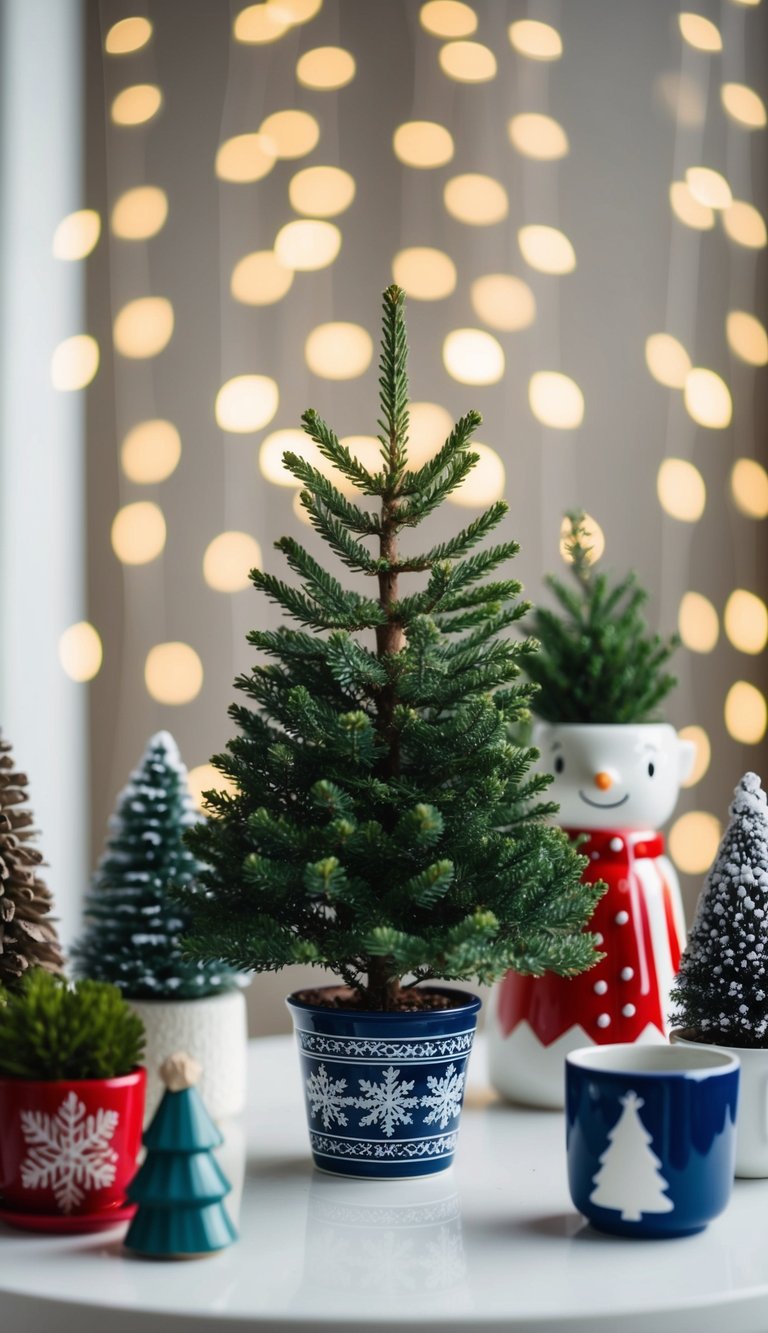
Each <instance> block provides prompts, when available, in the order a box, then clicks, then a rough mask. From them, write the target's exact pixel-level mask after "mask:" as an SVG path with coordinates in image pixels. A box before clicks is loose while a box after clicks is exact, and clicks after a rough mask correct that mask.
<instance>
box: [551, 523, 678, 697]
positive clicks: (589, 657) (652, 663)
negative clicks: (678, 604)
mask: <svg viewBox="0 0 768 1333" xmlns="http://www.w3.org/2000/svg"><path fill="white" fill-rule="evenodd" d="M567 518H568V522H569V524H570V531H569V532H568V535H567V537H566V539H565V546H566V550H567V552H568V555H569V557H570V561H571V564H570V573H571V575H572V577H573V584H570V585H569V584H566V583H565V582H563V580H562V579H559V578H556V577H555V576H554V575H552V574H550V575H548V577H547V579H546V582H547V585H548V587H549V588H550V589H551V590H552V592H553V593H554V595H555V598H556V600H557V602H558V603H559V606H560V608H561V612H562V613H561V614H558V612H557V611H552V610H549V609H548V608H546V607H541V606H539V607H536V609H535V610H534V612H533V631H534V633H535V635H536V637H537V638H538V640H539V643H540V645H541V651H540V652H538V653H536V654H534V655H532V656H530V657H527V658H526V671H527V673H528V675H529V677H530V679H531V680H533V681H535V682H536V684H537V685H538V686H539V692H538V694H536V696H535V698H534V700H533V709H534V711H535V712H536V713H537V714H538V716H539V717H542V718H545V719H546V720H547V721H548V722H559V723H567V722H602V723H606V722H607V723H626V722H650V721H653V720H654V717H655V713H656V710H657V708H658V705H659V704H660V703H661V701H662V699H664V698H665V697H666V695H667V694H668V693H669V691H670V690H671V689H673V688H674V686H675V685H676V684H677V681H676V679H675V677H674V676H671V675H669V674H668V673H666V672H665V671H664V670H663V668H664V665H665V663H666V662H667V661H668V660H669V658H670V657H671V656H672V653H673V652H674V651H675V648H676V647H677V639H676V637H674V636H673V637H672V638H670V639H668V640H663V639H662V638H661V637H660V636H659V635H658V634H651V633H649V631H648V627H647V625H646V623H645V620H644V618H643V615H642V608H643V605H644V604H645V602H647V600H648V594H647V592H646V591H645V589H644V588H641V587H640V586H639V585H638V582H637V577H636V575H635V574H634V573H629V574H626V575H625V576H624V578H622V579H619V580H618V582H615V583H613V584H611V581H610V580H609V578H608V576H607V575H606V574H604V573H598V572H597V570H596V568H595V562H594V561H593V558H592V547H591V546H590V545H589V536H588V533H587V530H586V528H585V526H584V520H585V515H584V514H583V513H581V512H574V513H570V514H568V515H567Z"/></svg>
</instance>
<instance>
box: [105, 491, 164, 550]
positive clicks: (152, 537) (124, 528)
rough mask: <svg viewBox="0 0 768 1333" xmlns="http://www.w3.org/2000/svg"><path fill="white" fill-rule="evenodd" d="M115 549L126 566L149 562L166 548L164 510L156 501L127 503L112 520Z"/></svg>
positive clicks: (113, 548) (113, 546) (113, 545)
mask: <svg viewBox="0 0 768 1333" xmlns="http://www.w3.org/2000/svg"><path fill="white" fill-rule="evenodd" d="M111 537H112V550H113V551H114V553H115V555H116V556H117V558H118V560H120V561H121V562H122V563H123V564H124V565H147V564H149V562H150V561H151V560H156V559H157V557H158V556H159V555H161V554H162V552H163V551H164V549H165V539H166V526H165V517H164V515H163V511H162V509H161V508H160V506H159V505H157V504H155V503H154V501H152V500H137V501H135V502H134V503H133V504H127V505H123V507H122V509H118V511H117V513H116V514H115V517H114V519H113V520H112V532H111Z"/></svg>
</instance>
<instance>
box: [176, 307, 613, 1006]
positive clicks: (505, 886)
mask: <svg viewBox="0 0 768 1333" xmlns="http://www.w3.org/2000/svg"><path fill="white" fill-rule="evenodd" d="M403 307H404V295H403V292H402V291H401V290H400V289H399V288H397V287H390V288H388V290H387V291H386V292H385V293H384V298H383V342H382V351H381V362H380V380H379V384H380V414H381V415H380V420H379V427H380V431H381V433H380V435H379V439H380V442H381V468H380V470H379V471H377V472H372V471H369V470H368V469H367V468H366V467H364V466H363V465H362V464H361V463H360V462H359V461H358V459H357V458H355V457H354V456H353V455H352V454H351V453H350V452H349V450H348V449H346V448H345V447H344V446H343V445H342V444H340V443H339V440H338V439H337V436H336V435H335V434H334V432H333V431H332V430H331V429H330V427H329V426H328V425H326V423H325V422H324V421H323V420H321V418H320V417H319V416H318V415H317V413H316V412H315V411H313V410H309V411H307V412H305V414H304V416H303V418H302V422H303V426H304V430H305V431H306V433H307V435H308V436H309V437H310V438H311V439H312V440H313V441H314V443H315V445H316V446H317V448H318V449H319V450H320V453H321V454H322V456H323V458H324V459H326V460H327V461H328V462H329V463H331V464H332V465H333V466H334V468H336V469H337V471H338V472H339V473H340V474H341V476H342V477H344V478H345V479H346V480H347V481H348V482H351V483H352V485H353V486H354V487H355V488H356V490H357V491H358V492H359V493H360V497H371V499H372V500H373V501H374V502H375V509H372V508H369V507H367V505H366V503H365V501H362V502H361V503H358V502H357V499H349V498H346V497H345V496H344V495H343V494H342V493H341V491H340V490H339V489H338V488H337V487H336V486H335V485H334V484H333V481H332V480H330V479H329V478H328V477H327V476H326V475H325V474H324V473H322V472H321V471H320V470H318V469H317V468H316V467H314V466H313V465H312V463H311V462H310V461H309V460H308V459H306V458H304V457H301V456H300V455H298V454H295V453H288V454H286V455H285V465H286V467H287V468H288V469H289V471H290V472H291V473H292V475H293V476H294V477H295V478H296V480H297V481H298V482H299V483H300V485H301V486H302V491H301V503H302V505H303V507H304V509H305V511H306V513H307V516H308V518H309V520H310V522H311V523H312V525H313V527H314V528H315V530H316V532H317V533H318V534H319V536H320V537H321V538H322V539H323V541H324V542H325V544H326V546H327V548H328V550H329V551H330V552H331V553H332V554H333V555H334V556H335V557H336V558H337V560H338V561H339V562H340V563H341V564H342V565H344V566H346V568H347V569H348V570H351V571H352V572H353V573H354V574H355V575H356V576H362V578H363V579H364V580H367V581H368V582H369V584H371V585H372V588H371V590H370V591H369V592H361V591H357V590H356V589H355V590H352V589H350V588H347V587H345V586H343V585H342V583H341V582H340V581H339V580H338V579H337V578H336V577H335V576H334V574H332V573H331V572H330V571H329V570H328V569H326V568H325V566H324V565H322V564H320V563H318V561H316V560H315V559H314V558H313V557H312V556H311V555H310V554H309V553H308V551H306V550H305V549H304V548H303V547H302V546H301V545H299V543H298V542H297V541H295V540H294V539H293V538H292V537H283V538H282V539H281V540H280V541H278V542H277V543H276V546H277V549H278V550H279V551H280V552H281V553H282V555H283V556H284V557H285V560H286V563H287V565H288V568H289V569H290V571H291V573H292V574H293V576H294V580H293V581H292V582H290V583H289V582H285V581H283V580H281V579H280V578H278V577H276V576H275V575H273V574H269V573H265V572H263V571H261V570H253V571H252V573H251V579H252V582H253V584H254V586H255V588H256V589H257V590H258V591H260V592H262V593H264V594H265V595H266V596H267V597H268V598H269V599H270V600H271V601H273V602H275V603H276V604H277V605H278V606H279V607H280V608H281V609H282V611H283V612H284V613H285V614H286V615H287V616H288V617H290V618H291V619H292V620H294V621H296V622H298V624H299V626H300V627H301V628H298V629H296V628H288V627H287V626H282V627H280V628H279V629H276V630H262V629H260V630H254V631H253V632H252V633H251V634H250V635H249V636H248V641H249V643H250V644H251V645H252V647H253V648H255V649H256V650H258V652H259V653H260V654H262V656H263V659H264V660H262V661H260V662H259V663H258V664H257V665H256V666H254V668H253V669H252V671H250V672H249V673H247V674H245V675H242V676H240V677H239V678H238V680H237V681H236V686H237V688H238V689H239V690H240V691H241V693H242V694H243V695H244V696H245V698H246V700H247V702H243V703H238V704H235V705H233V706H232V707H231V708H230V716H231V718H232V720H233V721H234V722H235V723H236V724H237V726H238V728H239V734H238V735H237V736H236V737H234V738H233V739H232V740H231V741H230V742H229V743H228V747H227V751H226V753H224V754H220V755H218V756H216V757H215V758H214V760H213V762H214V764H215V766H216V767H217V768H218V769H219V770H220V772H222V773H223V774H225V775H226V776H227V777H228V778H230V779H231V780H232V781H233V783H234V784H235V791H234V793H230V792H224V791H222V792H216V791H212V792H208V793H206V797H207V802H208V806H209V808H210V810H211V812H212V815H213V817H212V818H211V819H210V820H209V821H208V822H207V823H205V824H198V825H197V827H196V828H194V829H193V830H191V831H190V832H189V833H188V834H187V842H188V845H189V847H190V848H191V849H192V851H193V852H194V853H195V855H196V856H197V857H198V858H199V860H200V861H201V862H203V863H204V865H205V867H206V868H205V869H204V870H203V871H202V873H201V875H200V876H199V879H198V881H197V882H196V884H194V885H191V886H189V887H188V888H187V890H185V891H184V892H183V893H182V895H181V901H182V902H183V904H184V907H185V910H188V911H189V913H190V920H191V926H190V930H189V932H188V936H187V939H186V947H187V949H188V952H189V955H190V956H191V957H193V958H195V959H198V960H200V961H203V962H206V963H207V962H209V961H210V960H212V959H216V958H223V959H225V960H226V961H227V962H228V963H229V964H230V965H231V966H233V967H237V968H242V969H250V970H252V971H255V972H261V971H266V970H276V969H279V968H282V967H284V966H285V965H286V964H289V963H304V964H311V965H318V966H322V967H326V968H329V969H330V970H331V971H333V972H334V973H336V974H337V975H338V976H340V977H341V978H343V981H344V982H345V983H346V985H347V986H348V987H349V988H350V990H351V995H349V996H348V997H347V1002H348V1003H350V1004H352V1005H353V1006H354V1007H356V1008H363V1009H370V1010H380V1011H381V1010H383V1011H390V1010H396V1009H399V1008H408V1007H419V1006H420V1005H424V1004H429V1003H430V999H431V998H433V997H429V996H424V994H423V992H413V990H412V987H413V986H414V985H415V984H416V983H423V982H428V981H430V980H432V979H434V978H442V979H446V980H456V981H463V980H467V979H470V978H472V979H476V980H478V981H481V982H491V981H493V980H494V979H495V978H497V977H500V976H502V975H503V974H504V972H506V970H507V969H508V968H510V967H514V968H516V969H518V970H519V971H523V972H533V973H541V972H544V971H545V970H546V969H553V970H554V971H556V972H559V973H562V974H566V975H567V974H573V973H576V972H580V971H583V970H584V969H585V968H588V967H589V966H590V965H591V964H592V963H593V962H594V961H596V958H597V956H598V955H596V953H595V939H594V937H593V936H592V935H590V934H588V933H585V932H584V929H583V928H584V926H585V924H586V922H587V921H588V920H589V917H590V915H591V913H592V910H593V908H594V905H595V903H596V901H597V899H598V898H599V896H600V893H601V891H602V886H600V885H592V884H582V883H581V881H580V876H581V871H582V868H583V866H584V864H585V862H584V858H583V857H581V856H579V855H578V853H577V852H576V851H575V850H574V849H573V848H572V847H571V846H570V844H569V842H568V840H567V838H566V837H565V835H564V834H562V833H561V832H559V831H558V830H557V829H555V828H551V827H547V826H546V825H545V824H544V823H543V822H542V821H543V817H544V816H545V815H548V814H550V813H551V812H552V810H553V807H552V805H551V804H549V803H547V802H546V801H542V800H539V799H538V798H539V797H540V796H541V795H542V793H543V792H544V791H545V789H546V787H547V785H548V782H549V779H548V777H547V776H545V775H537V774H532V773H531V772H530V771H529V770H530V767H531V764H532V761H533V758H534V752H533V751H532V750H530V749H528V748H526V747H525V746H521V745H518V744H516V743H515V741H514V739H513V736H512V728H513V726H514V724H516V723H518V722H519V721H520V719H521V718H523V717H525V716H526V715H527V713H528V709H529V705H530V702H531V699H532V696H533V693H534V687H532V686H531V685H530V684H529V683H526V682H524V681H521V680H520V672H521V665H522V663H524V662H525V663H528V662H530V661H531V660H533V658H534V655H535V651H536V645H535V643H534V642H533V641H532V640H530V639H525V640H522V641H521V640H520V639H518V638H515V637H513V636H511V635H509V634H508V633H507V631H509V630H510V629H511V627H512V626H514V625H515V624H516V623H517V622H518V621H519V620H520V618H521V617H522V616H523V615H524V613H525V611H526V610H527V609H528V608H527V604H526V603H525V602H522V601H520V600H519V594H520V585H519V583H517V582H516V581H515V580H514V579H510V578H506V577H497V578H490V577H489V576H490V575H492V574H494V573H495V572H496V571H497V570H498V569H499V567H500V566H502V565H504V564H506V562H507V561H508V560H510V559H511V558H512V557H513V556H514V555H515V554H516V553H517V550H518V547H517V545H516V543H515V542H513V541H505V542H502V543H500V544H499V545H491V546H485V547H484V549H482V550H476V549H475V548H477V547H479V546H480V545H481V543H482V542H483V541H484V539H485V538H486V537H487V536H488V534H489V533H490V532H491V531H492V530H493V529H494V528H495V527H496V526H497V525H498V524H499V523H500V522H501V520H502V519H503V517H504V515H505V513H506V510H507V506H506V505H505V504H504V503H502V502H498V503H496V504H494V505H492V506H491V507H490V508H489V509H488V510H486V512H485V513H484V514H482V515H480V517H478V518H476V519H475V520H474V521H473V522H471V523H470V524H469V525H468V526H467V527H465V528H463V529H462V530H461V531H459V532H457V533H455V535H454V536H452V537H450V538H448V539H446V540H444V541H440V542H437V543H436V544H434V545H432V546H429V547H428V548H427V549H426V550H425V551H423V552H420V553H415V552H413V551H412V550H411V549H410V545H409V547H408V548H406V547H405V546H401V538H402V536H403V534H404V533H407V532H409V530H410V529H413V528H416V527H418V526H419V525H420V524H421V523H422V522H423V521H424V520H425V519H427V518H428V517H429V515H430V514H432V513H433V512H434V511H435V510H436V509H437V508H438V506H439V505H440V504H441V503H442V502H443V501H444V500H445V499H446V498H447V496H449V495H450V494H451V493H452V492H453V491H455V490H456V489H457V488H458V487H459V486H460V485H461V484H462V482H463V481H464V479H465V478H466V477H467V475H468V473H469V472H470V471H471V469H472V468H473V467H474V466H475V464H476V462H477V455H476V454H473V453H472V450H471V447H470V439H471V436H472V434H473V432H474V430H475V429H476V427H477V426H478V424H479V422H480V416H479V414H478V413H477V412H469V413H468V414H467V415H466V416H464V417H462V418H461V419H460V420H459V421H458V422H457V424H456V425H455V427H454V429H453V431H452V432H451V434H450V436H449V437H448V439H447V440H446V442H445V444H444V445H443V446H442V448H441V449H440V450H439V451H438V452H437V453H436V454H435V456H434V457H433V458H432V459H430V460H429V461H428V462H427V463H425V464H424V465H423V466H422V467H419V468H416V469H410V468H409V466H408V378H407V370H406V360H407V342H406V329H405V322H404V313H403ZM371 543H372V547H371ZM408 575H413V576H415V577H414V582H413V585H412V587H411V589H408V590H406V588H404V587H403V582H404V576H408ZM434 998H435V999H436V998H437V997H434ZM441 998H442V997H441ZM443 1003H444V1001H443Z"/></svg>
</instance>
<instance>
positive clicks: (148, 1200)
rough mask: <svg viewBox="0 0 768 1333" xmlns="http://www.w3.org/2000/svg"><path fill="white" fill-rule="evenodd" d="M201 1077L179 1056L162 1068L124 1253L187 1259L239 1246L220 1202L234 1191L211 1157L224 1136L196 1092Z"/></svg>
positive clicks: (134, 1187)
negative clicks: (161, 1085) (162, 1089)
mask: <svg viewBox="0 0 768 1333" xmlns="http://www.w3.org/2000/svg"><path fill="white" fill-rule="evenodd" d="M201 1072H202V1070H201V1067H200V1065H199V1064H198V1063H197V1061H196V1060H192V1059H191V1058H190V1056H188V1055H184V1054H181V1053H180V1054H177V1055H171V1056H169V1057H168V1059H167V1060H165V1061H164V1062H163V1064H162V1065H161V1067H160V1077H161V1078H162V1080H163V1083H164V1084H165V1088H166V1091H165V1095H164V1097H163V1099H162V1101H161V1103H160V1106H159V1107H158V1109H157V1112H156V1114H155V1116H154V1118H153V1120H152V1123H151V1124H150V1126H149V1128H148V1129H147V1130H146V1131H145V1133H144V1145H145V1147H146V1149H147V1155H146V1157H145V1159H144V1163H143V1165H142V1166H141V1167H140V1169H139V1171H138V1173H137V1174H136V1176H135V1178H134V1180H133V1182H132V1184H131V1186H130V1189H129V1190H128V1197H129V1198H130V1199H131V1200H132V1202H133V1203H136V1204H138V1210H137V1212H136V1215H135V1217H134V1219H133V1221H132V1222H131V1225H130V1227H129V1228H128V1233H127V1235H126V1237H125V1245H126V1248H127V1249H129V1250H135V1251H136V1252H137V1253H138V1254H144V1255H148V1256H151V1257H154V1258H158V1259H182V1258H190V1257H193V1256H195V1255H201V1256H202V1255H204V1254H211V1253H213V1252H214V1251H215V1250H223V1249H224V1248H225V1247H226V1246H227V1245H230V1244H231V1243H232V1241H233V1240H237V1232H236V1230H235V1228H234V1226H233V1225H232V1222H231V1221H230V1218H229V1214H228V1212H227V1210H226V1207H225V1205H224V1202H223V1200H224V1199H225V1198H226V1196H227V1195H228V1194H229V1192H230V1188H231V1187H230V1184H229V1181H228V1180H227V1178H226V1176H225V1175H224V1173H223V1171H222V1170H221V1168H220V1167H219V1164H218V1162H217V1161H216V1158H215V1157H214V1156H213V1152H212V1149H214V1148H217V1147H218V1146H219V1144H220V1143H222V1142H223V1140H222V1136H221V1134H220V1133H219V1131H218V1129H217V1128H216V1126H215V1125H214V1123H213V1121H212V1120H211V1118H210V1116H209V1115H208V1112H207V1111H206V1109H205V1107H204V1105H203V1103H202V1101H201V1099H200V1096H199V1095H198V1093H197V1091H196V1089H195V1087H194V1084H195V1083H196V1082H197V1080H198V1079H199V1077H200V1074H201Z"/></svg>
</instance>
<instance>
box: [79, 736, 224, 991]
mask: <svg viewBox="0 0 768 1333" xmlns="http://www.w3.org/2000/svg"><path fill="white" fill-rule="evenodd" d="M196 820H197V813H196V811H195V807H194V804H193V801H192V796H191V793H190V790H189V783H188V778H187V770H186V768H185V766H184V764H183V763H182V761H181V758H180V755H179V751H178V747H177V745H176V742H175V740H174V739H173V737H172V736H171V735H170V734H169V732H167V731H159V732H158V733H157V734H156V735H155V736H153V737H152V738H151V740H150V741H149V743H148V745H147V748H146V750H145V752H144V755H143V757H142V759H141V762H140V764H139V766H138V768H137V769H136V770H135V772H134V773H133V774H132V775H131V778H130V781H129V782H128V784H127V786H126V787H125V788H124V790H123V791H122V792H121V794H120V797H119V799H118V804H117V810H116V811H115V814H114V815H113V816H112V819H111V822H110V837H109V840H108V842H107V847H106V850H105V852H104V855H103V857H102V859H101V861H100V863H99V866H98V869H97V871H96V875H95V878H94V882H93V887H92V889H91V892H90V893H89V894H88V896H87V899H86V921H87V926H86V930H85V933H84V935H83V937H82V939H81V940H80V941H79V943H78V944H77V945H76V946H75V948H74V949H73V951H72V956H73V959H74V963H75V967H76V970H77V972H78V974H79V975H80V976H83V977H92V978H94V979H95V980H97V981H108V982H111V983H112V984H113V985H115V986H118V987H119V988H120V990H121V991H122V993H123V994H124V995H125V996H126V998H128V999H131V1000H159V999H165V1000H189V999H197V998H200V997H202V996H205V995H215V994H218V993H219V992H221V991H224V990H231V989H232V988H233V987H234V986H235V985H236V984H237V978H236V977H235V976H234V974H233V973H232V972H231V971H230V970H229V969H228V968H226V967H223V966H222V965H221V964H220V963H217V962H216V961H215V960H213V961H208V962H206V963H201V962H192V961H190V960H189V959H188V958H185V957H184V956H183V954H182V949H181V936H182V934H183V933H184V931H185V930H186V929H187V927H188V921H187V916H186V913H185V911H184V910H183V908H181V907H180V905H179V902H178V900H176V899H174V897H173V896H172V892H171V890H172V888H173V887H174V886H179V885H184V884H186V883H188V882H189V881H190V880H192V879H194V878H195V876H196V875H197V874H198V873H199V871H200V868H201V867H200V866H199V864H198V862H197V861H196V860H195V857H194V855H193V854H192V852H191V851H190V849H189V848H188V847H187V846H186V845H185V842H184V834H185V832H186V830H187V829H189V828H191V827H192V825H193V824H195V822H196Z"/></svg>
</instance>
